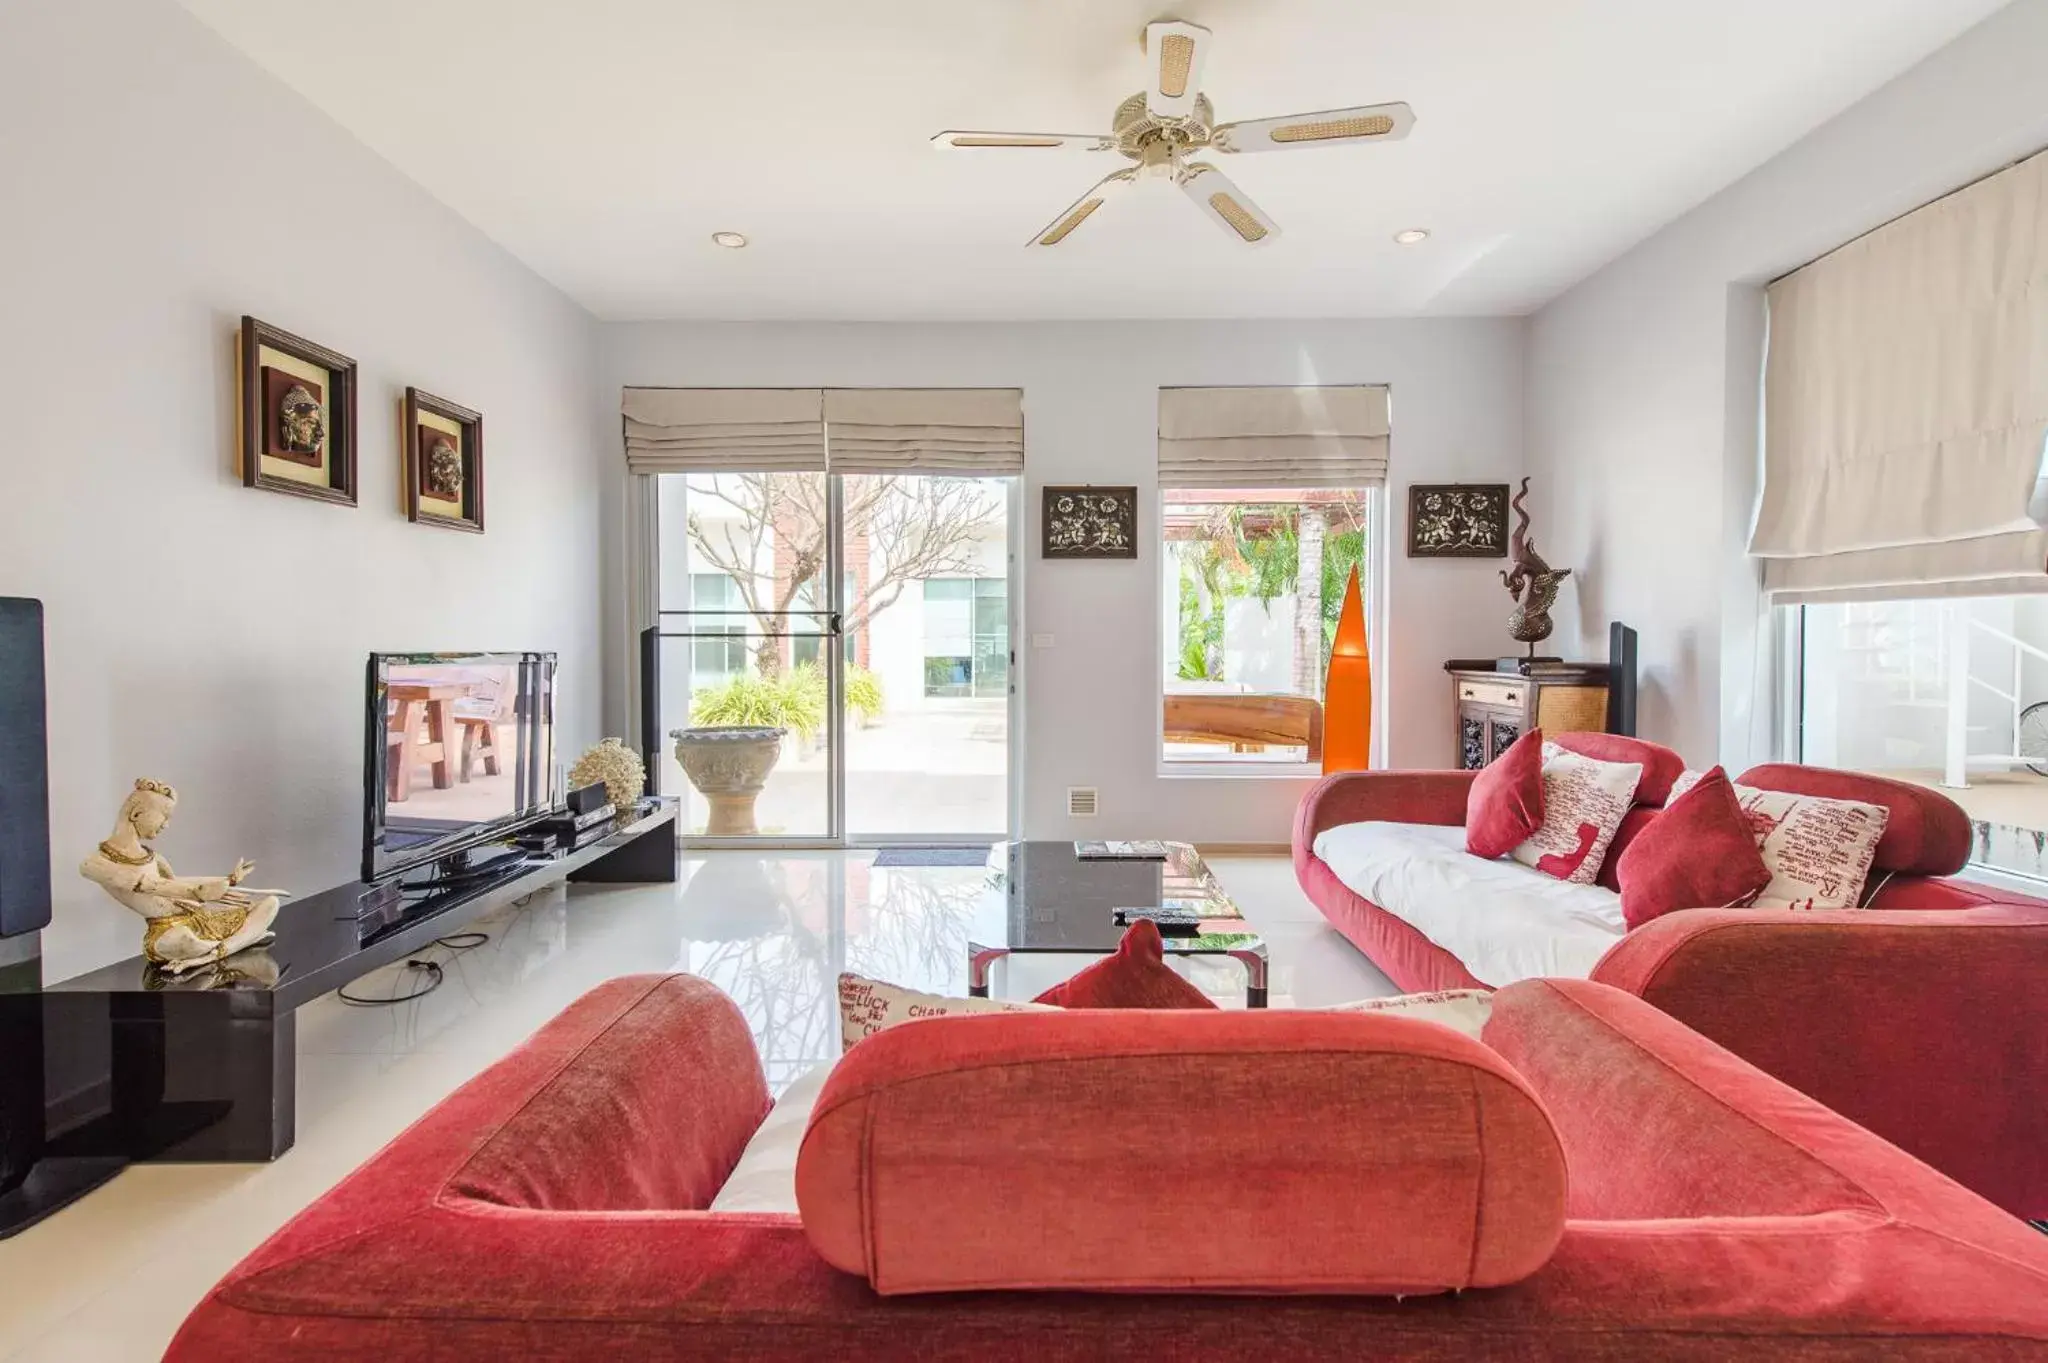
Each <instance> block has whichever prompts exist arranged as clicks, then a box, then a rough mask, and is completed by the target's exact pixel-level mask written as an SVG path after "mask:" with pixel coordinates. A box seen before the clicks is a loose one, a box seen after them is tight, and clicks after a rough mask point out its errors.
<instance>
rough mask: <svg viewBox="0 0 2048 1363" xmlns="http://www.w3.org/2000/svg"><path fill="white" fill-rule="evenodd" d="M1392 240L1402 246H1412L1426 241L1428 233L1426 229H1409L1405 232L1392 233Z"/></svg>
mask: <svg viewBox="0 0 2048 1363" xmlns="http://www.w3.org/2000/svg"><path fill="white" fill-rule="evenodd" d="M1394 240H1395V241H1398V242H1400V243H1401V244H1402V245H1403V246H1413V245H1414V244H1415V243H1416V242H1418V241H1428V240H1429V231H1428V229H1427V228H1422V227H1411V228H1409V229H1408V230H1407V231H1405V232H1396V233H1394Z"/></svg>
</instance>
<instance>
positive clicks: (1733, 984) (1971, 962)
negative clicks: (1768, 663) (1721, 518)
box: [1294, 734, 2048, 1218]
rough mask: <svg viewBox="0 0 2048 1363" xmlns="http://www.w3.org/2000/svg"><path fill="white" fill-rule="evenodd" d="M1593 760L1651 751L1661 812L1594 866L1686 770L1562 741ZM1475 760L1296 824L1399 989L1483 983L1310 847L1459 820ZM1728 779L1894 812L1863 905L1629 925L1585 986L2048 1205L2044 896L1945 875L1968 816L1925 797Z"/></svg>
mask: <svg viewBox="0 0 2048 1363" xmlns="http://www.w3.org/2000/svg"><path fill="white" fill-rule="evenodd" d="M1559 741H1560V742H1562V743H1563V744H1564V745H1565V746H1567V747H1571V748H1573V749H1574V750H1577V751H1582V752H1585V753H1586V754H1587V755H1589V756H1594V757H1602V758H1608V759H1611V760H1627V761H1643V762H1644V763H1645V777H1644V790H1645V792H1646V793H1647V794H1648V795H1650V796H1651V797H1652V799H1653V804H1651V805H1648V806H1639V807H1638V808H1636V809H1635V810H1633V811H1631V812H1630V814H1629V816H1628V820H1627V821H1626V822H1625V823H1624V824H1623V827H1622V831H1621V833H1620V835H1618V836H1617V839H1616V845H1615V847H1614V848H1613V849H1611V850H1610V852H1609V855H1608V859H1607V865H1606V867H1605V868H1603V870H1602V873H1601V875H1602V883H1603V884H1606V885H1608V886H1609V887H1610V888H1612V887H1613V881H1612V879H1611V876H1612V868H1613V865H1614V863H1615V862H1616V861H1617V860H1619V857H1620V849H1621V847H1622V846H1625V845H1626V842H1625V840H1626V839H1627V838H1629V837H1632V836H1633V835H1634V834H1635V833H1637V832H1639V831H1640V830H1641V828H1642V827H1644V826H1645V825H1646V824H1647V823H1648V822H1649V821H1650V820H1651V819H1654V818H1655V817H1656V809H1655V806H1656V805H1661V803H1662V802H1663V799H1664V797H1665V795H1666V794H1667V793H1668V792H1669V789H1670V777H1671V776H1673V775H1675V774H1676V772H1677V770H1678V769H1679V768H1680V767H1681V766H1682V765H1683V764H1682V763H1681V762H1680V760H1679V758H1678V755H1677V754H1676V753H1674V752H1672V751H1671V750H1670V749H1668V748H1663V747H1660V746H1659V745H1657V744H1652V743H1645V742H1642V741H1640V740H1636V739H1624V738H1618V737H1615V736H1613V735H1606V734H1567V735H1563V736H1562V737H1561V738H1560V740H1559ZM1472 779H1473V773H1471V772H1452V771H1413V772H1396V771H1375V772H1351V773H1345V774H1342V775H1337V776H1331V777H1327V778H1325V779H1324V780H1323V781H1321V782H1320V783H1319V784H1318V785H1317V786H1316V787H1315V788H1314V789H1313V790H1311V791H1310V793H1309V794H1308V796H1307V797H1306V798H1305V799H1304V800H1303V801H1302V804H1301V806H1300V808H1299V810H1298V811H1297V813H1296V817H1295V825H1294V867H1295V874H1296V876H1297V878H1298V879H1299V880H1300V882H1301V886H1302V888H1303V890H1305V891H1306V892H1307V894H1308V897H1309V898H1310V899H1311V900H1312V901H1314V902H1315V904H1316V905H1317V906H1318V907H1319V908H1320V909H1321V910H1322V912H1323V914H1324V916H1325V917H1327V918H1328V919H1329V920H1330V923H1331V925H1332V926H1334V927H1335V928H1336V929H1337V930H1338V931H1339V932H1341V933H1343V934H1344V936H1345V937H1347V938H1348V939H1350V941H1351V942H1352V943H1353V944H1354V945H1355V946H1357V947H1358V948H1359V950H1361V951H1363V952H1364V953H1365V954H1366V956H1367V957H1369V958H1370V959H1371V960H1372V962H1373V963H1374V964H1375V965H1377V966H1378V967H1379V968H1380V969H1381V970H1382V971H1384V972H1385V973H1386V975H1387V976H1388V978H1390V979H1392V980H1393V981H1394V982H1395V983H1396V984H1397V985H1399V986H1400V987H1401V988H1403V989H1405V990H1424V989H1453V988H1471V987H1474V986H1477V985H1480V984H1481V982H1480V981H1479V980H1476V979H1474V978H1473V976H1472V975H1471V974H1470V973H1469V972H1468V971H1467V970H1466V969H1465V967H1464V965H1463V964H1462V963H1461V962H1459V960H1458V959H1457V958H1456V957H1455V956H1452V955H1451V954H1450V953H1448V952H1446V951H1443V950H1442V949H1440V948H1438V947H1437V946H1436V945H1435V944H1434V943H1432V942H1431V941H1430V940H1429V939H1428V938H1426V937H1424V936H1423V935H1422V934H1421V933H1420V932H1418V931H1416V930H1415V929H1414V928H1412V927H1410V926H1409V925H1408V924H1407V923H1405V922H1403V921H1402V920H1401V919H1399V918H1396V917H1395V916H1393V915H1392V914H1390V913H1387V912H1386V911H1385V910H1383V909H1381V908H1380V907H1379V906H1378V905H1376V904H1374V903H1372V902H1371V901H1369V900H1367V899H1364V898H1361V897H1360V896H1359V895H1357V894H1354V893H1353V892H1352V891H1351V890H1349V889H1348V888H1346V887H1345V885H1344V884H1343V883H1342V882H1341V881H1339V880H1338V879H1337V877H1336V875H1335V874H1334V873H1333V872H1332V871H1331V870H1330V868H1329V867H1328V866H1327V865H1325V864H1324V863H1323V862H1322V860H1321V859H1320V858H1318V857H1317V856H1316V855H1315V852H1314V843H1315V839H1316V835H1317V834H1318V833H1320V832H1321V831H1322V830H1324V829H1326V828H1332V827H1335V826H1337V825H1340V824H1346V823H1356V822H1364V821H1368V820H1385V821H1391V822H1399V823H1425V824H1458V825H1461V824H1463V823H1464V821H1465V798H1466V793H1467V791H1468V790H1469V788H1470V786H1471V783H1472ZM1737 781H1738V783H1739V784H1742V785H1749V786H1756V787H1759V788H1763V789H1772V790H1788V791H1796V792H1801V793H1805V794H1812V795H1823V796H1833V797H1836V798H1843V799H1857V800H1864V801H1868V802H1870V803H1873V804H1882V805H1885V806H1886V807H1887V808H1888V809H1889V810H1890V819H1889V821H1888V822H1887V824H1886V828H1885V835H1884V839H1883V841H1882V842H1881V843H1880V844H1879V845H1878V850H1877V858H1876V865H1875V867H1874V869H1873V870H1872V873H1871V874H1872V880H1873V882H1874V883H1875V885H1876V892H1875V894H1874V895H1873V896H1872V897H1871V906H1870V907H1869V908H1866V909H1860V910H1849V911H1841V912H1822V913H1815V912H1794V911H1786V910H1763V909H1695V910H1685V911H1681V912H1678V913H1672V914H1668V915H1666V916H1664V917H1661V918H1658V919H1655V920H1654V921H1652V922H1650V923H1648V924H1645V925H1644V926H1643V927H1640V928H1637V929H1636V930H1634V931H1632V932H1630V933H1629V934H1628V935H1627V936H1625V937H1623V938H1622V939H1621V940H1620V941H1619V942H1618V943H1617V944H1616V945H1615V946H1614V947H1613V948H1612V949H1610V950H1609V951H1608V952H1607V954H1606V955H1605V956H1604V957H1602V958H1601V960H1600V962H1599V964H1598V965H1597V966H1595V967H1594V969H1593V972H1592V978H1593V979H1594V980H1596V981H1599V982H1601V983H1603V984H1610V985H1613V986H1615V987H1616V988H1619V989H1623V990H1626V991H1628V992H1629V993H1631V994H1635V995H1638V996H1639V997H1641V998H1644V999H1647V1000H1648V1001H1649V1002H1651V1003H1653V1004H1655V1005H1656V1006H1657V1007H1658V1008H1660V1009H1662V1010H1663V1011H1665V1012H1667V1013H1669V1014H1671V1015H1672V1016H1673V1017H1675V1018H1677V1019H1678V1020H1679V1021H1681V1022H1683V1023H1685V1024H1686V1025H1687V1026H1689V1027H1691V1028H1693V1029H1694V1030H1695V1031H1698V1032H1700V1033H1701V1034H1702V1035H1704V1036H1707V1037H1709V1038H1711V1039H1712V1040H1714V1041H1717V1042H1719V1043H1720V1044H1721V1045H1723V1046H1725V1047H1727V1048H1728V1049H1729V1050H1731V1051H1733V1052H1735V1053H1736V1054H1737V1055H1739V1056H1741V1057H1742V1058H1743V1059H1745V1060H1747V1061H1749V1062H1750V1063H1751V1064H1753V1065H1756V1066H1757V1067H1758V1068H1760V1069H1762V1070H1764V1071H1766V1072H1767V1073H1770V1074H1772V1075H1775V1076H1776V1077H1777V1078H1779V1079H1782V1080H1784V1081H1785V1082H1786V1083H1788V1084H1791V1085H1792V1086H1793V1087H1794V1088H1797V1089H1799V1090H1800V1091H1801V1092H1803V1093H1806V1094H1808V1095H1810V1096H1811V1097H1814V1098H1816V1099H1819V1100H1820V1101H1821V1102H1822V1103H1823V1104H1825V1105H1826V1106H1828V1107H1830V1108H1833V1109H1834V1110H1835V1111H1837V1112H1839V1113H1841V1114H1843V1115H1844V1116H1846V1117H1849V1118H1850V1119H1852V1120H1854V1121H1857V1122H1860V1123H1862V1124H1863V1125H1864V1126H1866V1127H1869V1128H1870V1129H1871V1130H1872V1131H1875V1132H1876V1133H1877V1134H1878V1135H1880V1136H1883V1137H1884V1138H1885V1139H1886V1140H1888V1141H1891V1142H1892V1143H1894V1144H1896V1145H1898V1146H1900V1147H1901V1148H1903V1149H1905V1150H1906V1151H1908V1152H1909V1153H1911V1154H1914V1155H1918V1156H1919V1157H1920V1158H1922V1159H1924V1160H1926V1161H1927V1162H1928V1163H1929V1164H1932V1165H1934V1166H1935V1167H1936V1168H1938V1169H1940V1170H1941V1171H1942V1172H1943V1173H1946V1174H1948V1175H1949V1176H1950V1177H1951V1178H1954V1179H1956V1180H1957V1181H1958V1182H1960V1183H1963V1184H1965V1185H1966V1186H1968V1187H1970V1188H1973V1189H1975V1190H1976V1191H1977V1192H1979V1193H1981V1194H1983V1195H1984V1196H1985V1197H1987V1198H1989V1199H1990V1200H1991V1201H1993V1202H1995V1203H1997V1204H1998V1205H2000V1206H2002V1207H2004V1208H2006V1209H2007V1210H2009V1211H2012V1212H2014V1213H2016V1214H2018V1215H2021V1216H2025V1217H2031V1218H2044V1217H2048V902H2043V901H2041V900H2037V899H2029V898H2027V897H2025V896H2021V895H2015V894H2009V893H2004V892H1996V891H1993V890H1991V889H1989V888H1988V887H1985V886H1982V885H1977V884H1972V883H1970V882H1967V881H1960V880H1954V879H1950V878H1949V877H1950V876H1952V875H1953V874H1954V873H1955V872H1957V871H1960V870H1961V869H1962V868H1963V866H1964V864H1965V862H1966V861H1967V860H1968V857H1969V849H1970V837H1971V831H1970V825H1969V821H1968V819H1967V817H1966V816H1965V815H1964V814H1963V812H1962V810H1961V809H1960V808H1958V807H1957V806H1956V804H1955V802H1954V801H1952V800H1950V799H1948V798H1947V797H1946V796H1944V795H1942V794H1940V793H1939V792H1936V791H1930V790H1927V789H1924V788H1922V787H1919V786H1912V785H1907V784H1904V783H1902V782H1897V781H1889V780H1884V779H1882V778H1878V777H1871V776H1861V775H1857V774H1854V773H1849V772H1839V771H1828V770H1823V769H1820V768H1814V767H1801V766H1792V765H1786V764H1771V765H1766V766H1760V767H1754V768H1752V769H1750V770H1749V771H1747V772H1744V773H1743V774H1742V775H1741V776H1740V777H1738V778H1737Z"/></svg>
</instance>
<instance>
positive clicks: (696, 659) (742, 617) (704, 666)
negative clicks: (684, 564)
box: [690, 573, 748, 686]
mask: <svg viewBox="0 0 2048 1363" xmlns="http://www.w3.org/2000/svg"><path fill="white" fill-rule="evenodd" d="M690 608H691V609H692V610H700V611H739V612H741V614H739V615H737V616H734V617H732V618H731V619H730V620H721V619H719V618H718V617H716V616H714V617H712V618H711V619H709V620H705V621H703V622H701V623H700V624H698V626H697V628H698V629H699V630H700V631H702V632H703V633H706V634H723V635H728V636H730V637H728V638H723V639H704V638H699V639H697V640H694V641H693V642H692V643H691V645H690V670H691V671H692V672H693V673H695V674H696V680H697V684H698V685H699V686H705V685H715V684H717V683H718V682H722V681H724V680H726V678H728V677H731V676H736V675H738V674H739V673H742V672H745V671H746V670H747V618H748V617H747V616H746V614H745V612H746V609H747V602H746V598H745V597H744V596H742V595H741V594H740V584H739V583H737V582H735V581H733V580H732V578H731V577H730V576H728V575H727V574H725V573H691V574H690Z"/></svg>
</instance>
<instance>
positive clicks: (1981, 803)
mask: <svg viewBox="0 0 2048 1363" xmlns="http://www.w3.org/2000/svg"><path fill="white" fill-rule="evenodd" d="M1789 609H1791V610H1793V611H1796V612H1797V613H1798V631H1797V635H1798V639H1799V644H1800V650H1799V673H1798V676H1799V699H1798V707H1799V729H1798V747H1797V754H1798V758H1799V760H1800V761H1802V762H1809V763H1812V764H1814V765H1816V766H1825V767H1841V768H1845V769H1847V770H1850V771H1863V772H1869V773H1872V774H1874V775H1880V776H1889V777H1892V778H1894V779H1896V780H1902V781H1910V782H1912V783H1914V784H1916V785H1925V786H1934V787H1939V788H1941V790H1942V792H1943V793H1944V794H1946V795H1948V796H1949V797H1951V798H1952V799H1954V800H1955V801H1956V803H1958V804H1960V805H1961V806H1962V807H1963V809H1964V810H1965V811H1966V812H1967V813H1968V814H1969V816H1970V818H1971V819H1972V820H1973V821H1976V822H1978V823H1981V824H1984V825H1986V826H1987V827H1986V828H1985V829H1980V830H1979V834H1978V837H1977V839H1976V842H1975V849H1976V851H1975V855H1976V856H1977V858H1978V859H1979V861H1980V862H1982V863H1984V864H1987V865H1991V866H1994V867H1997V868H1999V869H2002V870H2008V871H2016V872H2020V873H2023V874H2029V875H2044V874H2048V856H2044V854H2043V852H2042V850H2041V834H2042V833H2043V832H2048V596H1998V597H1978V598H1975V599H1959V598H1949V599H1943V600H1916V601H1859V602H1843V603H1831V604H1825V605H1821V604H1815V605H1806V606H1797V607H1791V608H1789Z"/></svg>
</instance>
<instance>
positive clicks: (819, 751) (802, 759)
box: [655, 473, 841, 842]
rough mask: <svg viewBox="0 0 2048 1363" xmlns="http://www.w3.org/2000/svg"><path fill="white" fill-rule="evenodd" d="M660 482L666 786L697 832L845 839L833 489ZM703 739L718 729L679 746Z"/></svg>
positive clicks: (742, 481)
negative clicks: (838, 764) (833, 604)
mask: <svg viewBox="0 0 2048 1363" xmlns="http://www.w3.org/2000/svg"><path fill="white" fill-rule="evenodd" d="M655 485H656V498H657V516H658V524H659V527H660V546H659V547H660V575H659V582H660V601H659V625H658V643H657V647H656V660H657V665H656V668H655V676H656V679H657V681H656V686H657V690H658V695H659V699H658V704H657V710H656V713H657V714H658V717H659V719H658V723H659V730H660V736H661V737H660V748H661V759H660V763H661V765H660V770H659V771H658V772H657V773H656V779H657V784H658V788H659V789H660V790H662V791H664V792H666V793H671V794H679V795H681V796H682V797H683V817H682V820H681V823H682V829H683V833H684V835H685V836H695V837H703V838H712V839H720V840H724V839H736V840H752V839H760V838H767V839H773V840H776V841H783V842H825V841H832V840H836V839H837V838H838V837H839V835H840V826H841V824H840V819H839V817H838V780H837V774H836V769H835V763H834V754H835V753H836V751H837V741H836V738H837V736H836V734H835V728H836V725H835V717H836V714H837V709H836V707H835V706H834V704H833V699H834V697H835V696H837V695H838V694H839V687H840V685H841V678H840V676H839V675H838V673H837V672H836V670H835V668H834V666H833V663H834V660H835V659H836V658H837V657H838V652H839V651H838V649H837V648H836V647H835V644H836V641H837V639H838V637H839V616H838V613H837V612H836V611H833V610H831V609H830V608H829V606H828V605H827V604H826V603H828V602H830V600H831V599H832V598H831V594H830V583H829V582H828V581H827V579H828V578H836V577H837V573H836V572H835V571H833V565H834V563H835V562H836V548H837V538H836V532H835V520H834V516H833V501H834V493H835V489H834V487H833V485H832V480H831V479H830V478H828V477H827V476H826V475H825V474H823V473H712V474H694V473H693V474H680V473H664V474H660V475H657V476H656V478H655ZM750 727H751V728H753V729H756V730H758V731H759V732H757V733H756V734H754V735H752V736H749V735H748V734H746V733H744V732H741V731H742V730H744V729H746V728H750ZM690 729H697V730H700V731H703V730H712V731H714V732H698V733H689V734H685V735H684V736H683V738H682V741H681V743H680V744H679V743H678V741H677V737H676V731H677V730H690ZM777 730H780V731H781V732H780V733H779V734H778V733H776V732H775V731H777Z"/></svg>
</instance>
